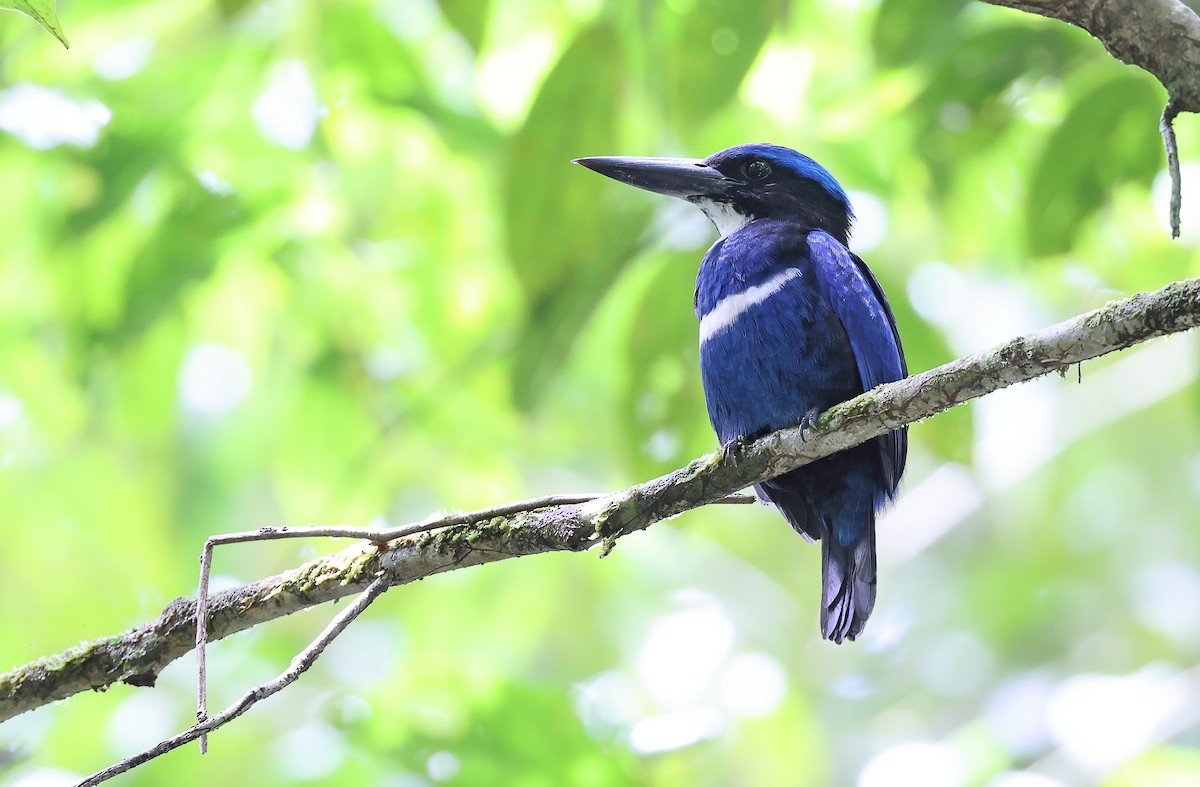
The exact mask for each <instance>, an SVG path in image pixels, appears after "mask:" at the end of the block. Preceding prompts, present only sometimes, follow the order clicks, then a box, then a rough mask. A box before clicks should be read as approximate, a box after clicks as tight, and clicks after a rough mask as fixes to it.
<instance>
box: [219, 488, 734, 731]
mask: <svg viewBox="0 0 1200 787" xmlns="http://www.w3.org/2000/svg"><path fill="white" fill-rule="evenodd" d="M603 496H604V495H603V494H602V493H596V492H583V493H581V494H574V495H572V494H563V495H543V496H542V497H532V498H529V499H528V500H518V501H517V502H515V503H505V504H503V505H498V506H492V507H491V508H482V509H479V510H477V511H467V512H465V513H458V514H444V515H442V516H437V517H432V518H430V519H426V520H425V521H423V522H414V523H412V524H408V525H400V526H398V527H382V528H381V527H326V526H324V525H310V526H308V527H286V526H284V527H261V528H259V529H258V530H243V531H241V532H238V533H224V534H222V535H219V536H210V537H209V538H208V539H207V540H205V542H204V549H203V550H202V551H201V553H200V588H199V591H198V592H197V594H196V721H197V722H201V723H202V722H204V721H205V720H206V719H207V718H208V659H207V658H206V651H207V647H206V646H207V645H208V583H209V578H210V576H211V575H212V561H213V548H214V547H216V546H218V545H220V544H240V543H245V542H248V541H276V540H279V539H283V538H361V539H364V540H366V541H371V542H372V543H376V544H379V543H383V542H385V541H392V540H395V539H397V538H404V537H406V536H412V535H416V534H418V533H427V532H429V531H431V530H440V529H442V528H446V527H453V526H455V525H464V524H471V523H474V522H482V521H485V520H488V519H495V518H496V517H499V516H509V515H511V514H517V513H520V512H522V511H536V510H538V509H540V508H549V507H551V506H565V505H573V504H576V503H587V502H589V501H592V500H595V499H596V498H599V497H603ZM754 501H755V497H754V495H726V496H725V497H724V498H722V499H721V500H717V501H716V502H717V503H723V504H730V505H738V504H746V503H753V502H754ZM207 751H208V736H207V735H205V734H203V733H201V735H200V753H201V754H205V753H206V752H207Z"/></svg>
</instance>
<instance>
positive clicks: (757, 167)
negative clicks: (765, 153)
mask: <svg viewBox="0 0 1200 787" xmlns="http://www.w3.org/2000/svg"><path fill="white" fill-rule="evenodd" d="M742 171H743V172H745V173H746V177H748V178H750V180H762V179H763V178H765V177H766V176H767V175H770V174H771V165H770V164H768V163H767V162H765V161H763V160H762V159H757V158H756V159H754V161H751V162H750V163H749V164H747V165H746V166H745V168H743V170H742Z"/></svg>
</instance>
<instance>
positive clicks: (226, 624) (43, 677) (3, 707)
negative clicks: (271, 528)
mask: <svg viewBox="0 0 1200 787" xmlns="http://www.w3.org/2000/svg"><path fill="white" fill-rule="evenodd" d="M1198 324H1200V279H1188V280H1186V281H1180V282H1174V283H1172V284H1169V285H1167V286H1166V287H1163V288H1162V289H1161V290H1158V291H1156V292H1153V293H1142V294H1138V295H1135V296H1133V297H1131V298H1126V299H1124V300H1120V301H1114V302H1112V303H1110V304H1108V305H1107V306H1104V307H1103V308H1100V309H1097V310H1095V311H1092V312H1088V313H1086V314H1082V315H1080V316H1078V317H1075V318H1073V319H1071V320H1068V321H1066V322H1063V323H1059V324H1058V325H1054V326H1051V327H1049V328H1046V329H1045V330H1042V331H1039V332H1037V333H1034V334H1030V335H1028V336H1023V337H1020V338H1017V339H1013V340H1012V341H1010V342H1007V343H1006V344H1003V345H1001V346H999V347H996V348H993V349H991V350H988V351H986V352H980V353H976V354H974V355H970V356H967V357H965V358H960V359H958V360H956V361H952V362H950V363H947V364H945V365H943V366H939V367H937V368H935V369H931V370H929V371H927V372H924V373H922V374H918V375H915V376H913V377H909V378H908V379H905V380H901V381H899V382H895V383H890V384H888V385H883V386H880V387H878V388H876V389H874V390H872V391H869V392H867V393H865V394H863V395H862V396H859V397H856V398H854V399H851V400H850V401H848V402H845V403H843V404H840V405H837V406H835V407H832V408H830V409H829V410H827V411H825V412H824V413H822V414H821V415H820V416H819V417H818V418H817V419H816V421H815V424H814V426H813V428H812V429H811V430H804V431H803V433H802V431H801V429H800V428H792V429H785V430H782V431H779V432H776V433H773V434H770V435H767V436H765V437H763V438H762V439H760V440H758V441H756V442H754V443H753V444H750V445H748V446H746V447H745V448H744V450H742V451H738V452H736V453H735V454H732V455H726V454H724V453H722V452H717V453H713V454H709V455H707V456H704V457H701V458H699V459H696V460H694V461H692V462H691V463H689V464H688V465H687V466H686V467H683V468H681V469H679V470H676V471H675V472H673V473H669V474H667V475H665V476H662V477H660V478H655V479H653V480H651V481H647V482H645V483H641V484H637V485H635V486H632V487H630V488H629V489H626V490H623V491H621V492H616V493H614V494H611V495H607V496H604V497H600V498H598V499H596V500H593V501H591V502H585V503H570V504H565V505H554V506H549V507H543V508H538V509H535V510H526V511H515V512H512V513H507V514H504V515H500V516H491V517H489V518H486V519H484V520H482V521H468V522H462V521H459V520H460V519H461V518H459V519H457V520H455V521H457V522H458V523H457V524H452V525H448V526H445V527H442V528H441V529H438V530H433V531H429V532H422V533H419V534H415V535H409V536H405V537H402V538H397V539H395V540H393V541H390V542H388V543H386V544H384V545H381V546H375V545H373V544H371V543H370V542H362V543H359V544H357V545H355V546H351V547H348V548H346V549H343V550H341V551H340V552H336V553H334V554H332V555H327V556H325V557H322V558H318V559H316V560H313V561H310V562H308V563H305V564H304V565H302V566H300V567H298V568H296V569H293V570H291V571H287V572H284V573H282V574H278V575H276V576H273V577H269V578H267V579H263V580H260V581H258V582H255V583H253V584H249V585H246V586H244V587H240V588H234V589H232V590H227V591H224V592H222V593H218V594H217V595H215V596H213V597H212V599H211V600H210V610H211V612H210V618H209V621H210V622H209V637H210V639H220V638H223V637H227V636H229V635H230V634H234V633H236V632H238V631H242V630H245V629H247V628H250V627H252V626H255V625H258V624H259V623H263V622H265V621H268V620H273V619H275V618H280V617H283V616H285V615H289V614H291V613H293V612H297V611H299V610H301V609H305V608H307V607H311V606H315V605H317V604H323V603H325V602H328V601H333V600H335V599H339V598H342V597H344V596H348V595H351V594H356V593H361V592H363V591H364V590H365V589H366V588H367V587H368V586H370V585H371V584H372V583H373V582H374V581H375V579H377V578H384V579H385V580H386V583H387V584H388V585H389V586H394V585H403V584H407V583H409V582H413V581H415V580H418V579H424V578H425V577H428V576H432V575H434V574H438V573H441V572H443V571H452V570H456V569H461V568H467V567H469V566H474V565H479V564H481V563H491V562H494V561H497V560H503V559H506V558H513V557H522V556H524V555H534V554H538V553H542V552H553V551H563V550H566V551H576V552H578V551H583V550H586V549H588V548H590V547H592V546H595V545H597V544H601V543H603V544H605V545H607V546H611V544H612V543H613V542H615V541H616V539H618V538H620V537H622V536H625V535H628V534H629V533H632V532H635V531H638V530H642V529H645V528H647V527H649V526H650V525H652V524H654V523H655V522H659V521H662V520H664V519H667V518H669V517H673V516H675V515H677V514H680V513H683V512H684V511H688V510H690V509H693V508H696V507H698V506H702V505H706V504H709V503H713V502H716V501H718V500H721V499H722V498H725V497H726V496H727V495H729V494H731V493H733V492H736V491H738V490H740V489H742V488H745V487H747V486H749V485H751V484H754V483H757V482H759V481H762V480H764V479H767V478H770V477H772V476H775V475H778V474H780V473H784V472H787V471H789V470H792V469H794V468H796V467H800V466H801V465H804V464H807V463H809V462H812V461H814V460H816V459H820V458H821V457H824V456H828V455H830V454H832V453H835V452H837V451H840V450H843V449H845V448H849V447H850V446H853V445H856V444H858V443H861V442H863V441H865V440H869V439H870V438H872V437H876V436H878V435H880V434H883V433H885V432H887V431H889V430H891V429H895V428H897V427H900V426H903V425H905V424H909V423H913V422H914V421H919V420H921V419H923V418H928V417H929V416H931V415H936V414H937V413H940V412H942V411H944V410H947V409H949V408H951V407H953V406H955V405H957V404H961V403H963V402H966V401H968V400H970V399H974V398H976V397H979V396H984V395H986V394H988V393H991V392H993V391H996V390H999V389H1001V388H1006V387H1008V386H1010V385H1013V384H1015V383H1019V382H1024V381H1026V380H1031V379H1033V378H1035V377H1040V376H1042V375H1045V374H1048V373H1050V372H1053V371H1065V370H1066V369H1067V368H1068V367H1070V366H1072V365H1074V364H1077V363H1080V362H1082V361H1086V360H1088V359H1091V358H1095V357H1098V356H1100V355H1105V354H1107V353H1111V352H1115V351H1117V350H1121V349H1124V348H1126V347H1129V346H1131V345H1134V344H1138V343H1139V342H1144V341H1146V340H1148V339H1152V338H1155V337H1157V336H1163V335H1165V334H1170V333H1178V332H1180V331H1185V330H1188V329H1190V328H1194V327H1196V326H1197V325H1198ZM195 615H196V601H195V599H191V598H180V599H176V600H175V601H173V602H171V603H170V604H169V605H168V606H167V608H166V609H165V610H164V611H163V614H162V615H161V616H160V617H159V618H158V619H157V620H154V621H151V622H149V623H146V624H145V625H142V626H139V627H137V628H135V629H132V630H130V631H127V632H124V633H122V634H117V635H114V636H111V637H105V638H102V639H98V640H94V641H92V642H88V643H85V644H83V645H80V646H78V647H75V648H71V649H70V650H68V651H66V652H64V653H61V654H58V655H55V656H49V657H46V658H42V659H39V660H37V661H35V662H32V663H30V664H27V665H25V666H23V667H19V668H17V669H15V670H13V671H11V672H9V673H7V674H5V675H0V721H3V720H5V719H9V718H11V717H13V716H15V715H17V714H19V713H23V712H25V711H27V710H32V709H33V708H37V707H40V706H42V705H46V704H48V703H51V702H54V701H56V700H61V699H65V698H67V697H70V696H72V695H73V694H77V693H79V692H81V691H85V690H88V689H97V690H99V689H104V688H107V687H109V686H111V685H113V684H116V683H126V684H129V685H132V686H152V685H153V684H154V681H155V678H156V677H157V675H158V673H159V672H160V671H161V670H162V669H163V667H165V666H166V665H167V664H169V663H171V662H172V661H174V660H175V659H177V658H179V657H180V656H182V655H183V654H184V653H186V652H188V651H189V650H191V648H192V647H193V644H194V638H195Z"/></svg>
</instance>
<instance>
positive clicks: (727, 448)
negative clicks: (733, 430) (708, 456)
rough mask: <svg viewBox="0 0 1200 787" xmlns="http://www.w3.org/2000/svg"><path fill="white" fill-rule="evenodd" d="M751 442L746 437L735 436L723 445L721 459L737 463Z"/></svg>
mask: <svg viewBox="0 0 1200 787" xmlns="http://www.w3.org/2000/svg"><path fill="white" fill-rule="evenodd" d="M749 444H750V441H748V440H747V439H746V438H744V437H735V438H733V439H732V440H729V441H728V442H726V443H725V444H724V445H722V446H721V461H722V462H727V463H729V464H733V465H736V464H737V463H738V460H739V459H740V458H741V457H742V454H744V453H745V452H746V446H748V445H749Z"/></svg>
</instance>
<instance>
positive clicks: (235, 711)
mask: <svg viewBox="0 0 1200 787" xmlns="http://www.w3.org/2000/svg"><path fill="white" fill-rule="evenodd" d="M387 589H388V582H387V579H386V578H384V577H378V578H376V579H375V581H374V582H372V583H371V584H370V585H368V586H367V589H366V590H364V591H363V592H362V593H360V594H359V596H358V598H356V599H354V603H352V604H350V606H348V607H346V608H345V609H343V610H342V611H341V612H339V613H338V614H337V615H336V616H335V617H334V619H333V620H331V621H329V625H328V626H326V627H325V630H324V631H322V632H321V633H320V634H319V635H317V638H316V639H314V640H313V641H312V642H311V643H310V644H309V646H308V647H307V648H305V649H304V650H303V651H301V652H300V653H299V655H297V656H296V658H294V659H292V663H291V665H289V666H288V668H287V669H286V670H284V671H283V672H282V673H280V674H279V676H278V677H276V678H275V679H274V680H270V681H268V682H266V683H263V684H261V685H259V686H255V687H254V688H252V689H250V690H249V691H247V692H246V693H245V694H243V695H242V696H241V699H239V700H238V701H237V702H235V703H233V704H232V705H230V706H229V707H228V708H226V709H225V710H223V711H221V712H220V713H218V714H217V715H216V716H213V717H212V718H211V719H203V720H200V721H199V722H197V723H196V724H194V725H192V726H191V727H188V728H187V729H186V730H184V731H183V732H181V733H179V734H178V735H175V736H174V737H171V738H168V739H166V740H165V741H162V742H160V743H158V744H155V745H154V746H151V747H150V748H149V749H146V750H145V751H142V752H139V753H137V754H135V755H133V756H132V757H126V758H125V759H123V760H121V761H120V762H118V763H116V764H114V765H110V766H109V767H107V768H105V769H104V770H102V771H97V772H96V773H93V774H92V775H91V776H89V777H87V778H86V779H84V780H83V781H81V782H79V783H78V785H76V787H92V785H96V784H100V783H101V782H105V781H108V780H109V779H111V778H112V777H114V776H118V775H120V774H122V773H125V772H126V771H128V770H130V769H132V768H136V767H137V766H139V765H142V764H143V763H147V762H149V761H150V760H153V759H154V758H156V757H160V756H162V755H163V754H166V753H167V752H169V751H171V750H172V749H177V748H179V747H180V746H183V745H184V744H187V743H190V742H192V741H194V740H196V739H197V738H201V737H203V736H204V735H206V734H208V733H210V732H212V731H213V730H216V729H218V728H220V727H223V726H225V725H226V724H228V723H229V722H231V721H233V720H234V719H236V718H237V717H238V716H241V715H242V714H243V713H245V712H246V711H248V710H250V708H251V707H253V706H254V704H255V703H257V702H258V701H259V700H264V699H266V698H267V697H270V696H271V695H272V694H278V693H279V692H280V691H283V690H284V689H285V688H287V687H288V686H290V685H291V684H293V683H295V682H296V681H297V680H298V679H299V678H300V676H301V675H303V674H304V673H305V672H307V671H308V668H309V667H311V666H312V665H313V663H315V662H316V660H317V658H318V657H320V655H321V653H323V652H324V651H325V648H327V647H329V643H331V642H333V641H334V639H336V638H337V636H338V635H339V634H341V633H342V632H343V631H345V630H346V627H347V626H349V625H350V623H351V622H353V621H354V619H355V618H357V617H358V616H359V615H361V614H362V613H363V611H364V610H366V608H367V607H369V606H371V602H372V601H374V600H375V599H377V598H379V596H380V595H381V594H382V593H383V591H385V590H387Z"/></svg>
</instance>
